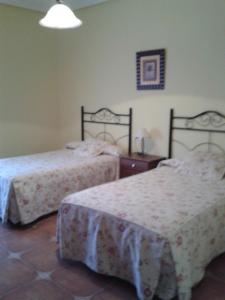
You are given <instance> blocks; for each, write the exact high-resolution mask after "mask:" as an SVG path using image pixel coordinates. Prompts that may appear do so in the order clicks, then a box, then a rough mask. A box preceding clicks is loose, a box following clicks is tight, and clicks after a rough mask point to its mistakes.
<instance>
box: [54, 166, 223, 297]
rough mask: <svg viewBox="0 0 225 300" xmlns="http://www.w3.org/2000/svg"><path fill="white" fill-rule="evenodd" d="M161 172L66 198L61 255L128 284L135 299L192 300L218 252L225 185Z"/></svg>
mask: <svg viewBox="0 0 225 300" xmlns="http://www.w3.org/2000/svg"><path fill="white" fill-rule="evenodd" d="M224 183H225V182H224V180H221V181H212V182H209V181H204V180H201V178H200V177H195V176H184V175H181V174H179V173H177V172H175V171H174V169H173V168H171V167H166V166H162V167H160V168H157V169H155V170H152V171H148V172H145V173H142V174H139V175H135V176H132V177H129V178H124V179H121V180H118V181H116V182H113V183H107V184H104V185H102V186H100V187H94V188H91V189H87V190H85V191H82V192H79V193H76V194H73V195H70V196H68V197H66V198H65V199H64V200H63V202H62V204H61V206H60V209H59V214H58V223H57V232H58V241H59V248H60V255H61V257H63V258H67V259H73V260H78V261H82V262H84V263H85V264H87V265H88V266H89V267H90V268H91V269H93V270H95V271H97V272H99V273H103V274H108V275H112V276H117V277H120V278H122V279H125V280H128V281H129V282H131V283H133V284H134V285H135V286H136V289H137V294H138V297H139V299H141V300H150V299H152V298H153V295H155V294H156V295H158V296H159V297H160V298H162V299H165V300H167V299H172V298H173V297H174V296H175V295H176V294H178V297H179V299H180V300H190V299H191V288H192V286H193V285H194V284H196V283H197V282H199V281H200V280H201V278H202V277H203V275H204V269H205V267H206V265H207V264H208V263H209V262H210V261H211V260H212V259H213V258H214V257H216V256H217V255H219V254H221V253H222V252H224V251H225V234H224V233H225V184H224Z"/></svg>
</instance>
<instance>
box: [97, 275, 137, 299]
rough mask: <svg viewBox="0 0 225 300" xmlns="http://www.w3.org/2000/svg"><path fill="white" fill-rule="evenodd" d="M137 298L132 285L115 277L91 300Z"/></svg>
mask: <svg viewBox="0 0 225 300" xmlns="http://www.w3.org/2000/svg"><path fill="white" fill-rule="evenodd" d="M128 299H129V300H138V298H137V295H136V290H135V288H134V286H132V285H131V284H129V283H126V282H124V281H121V280H119V279H117V280H116V281H115V280H114V282H113V284H112V285H111V286H110V287H108V288H106V289H105V290H104V291H103V292H102V293H100V294H97V295H96V296H95V297H94V298H93V300H128Z"/></svg>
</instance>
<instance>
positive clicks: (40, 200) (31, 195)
mask: <svg viewBox="0 0 225 300" xmlns="http://www.w3.org/2000/svg"><path fill="white" fill-rule="evenodd" d="M117 176H118V158H116V157H112V156H109V155H108V156H107V155H101V156H98V157H89V158H84V157H79V156H76V155H75V154H74V152H73V151H72V150H68V149H65V150H58V151H53V152H46V153H41V154H35V155H28V156H21V157H14V158H7V159H1V160H0V218H1V219H2V221H3V222H7V220H10V221H12V222H13V223H18V222H21V223H22V224H27V223H30V222H32V221H34V220H35V219H37V218H38V217H40V216H43V215H45V214H48V213H51V212H53V211H56V210H58V207H59V205H60V202H61V200H62V199H63V198H64V197H65V196H66V195H68V194H71V193H74V192H77V191H80V190H82V189H85V188H88V187H91V186H95V185H99V184H102V183H105V182H108V181H112V180H115V179H116V178H117Z"/></svg>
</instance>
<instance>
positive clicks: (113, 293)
mask: <svg viewBox="0 0 225 300" xmlns="http://www.w3.org/2000/svg"><path fill="white" fill-rule="evenodd" d="M56 217H57V215H56V214H55V215H51V216H48V217H45V218H42V219H40V220H38V221H37V222H35V223H33V224H31V225H29V226H22V227H21V226H11V225H8V226H5V225H4V226H2V225H0V299H1V300H3V299H4V300H12V299H13V300H14V299H15V300H42V299H43V300H53V299H54V300H60V299H62V300H67V299H68V300H70V299H71V300H72V299H73V300H81V299H82V297H84V298H83V299H82V300H136V299H137V297H136V292H135V288H134V287H133V286H132V285H130V284H128V283H126V282H123V281H121V280H119V279H116V278H112V277H107V276H103V275H98V274H96V273H95V272H92V271H91V270H90V269H88V268H87V267H85V265H84V264H81V263H75V262H71V261H65V260H61V259H58V251H57V244H56V241H55V233H56ZM7 249H8V251H7ZM10 257H11V258H10ZM15 258H17V259H15ZM35 270H36V271H37V272H35ZM38 271H39V273H38ZM51 271H53V272H52V273H51ZM37 276H39V278H42V279H43V278H49V279H50V280H35V278H37ZM224 276H225V254H224V255H221V256H220V257H218V258H217V259H215V260H214V261H213V262H212V263H211V264H210V265H209V267H208V268H207V275H206V276H205V278H204V279H203V281H202V282H200V283H199V284H198V285H197V286H196V287H195V288H194V289H193V297H192V299H191V300H225V277H224ZM3 295H4V298H2V296H3ZM72 296H74V297H72ZM75 296H76V297H75ZM88 296H90V297H88ZM85 297H86V298H85ZM154 300H156V298H154ZM157 300H159V299H157Z"/></svg>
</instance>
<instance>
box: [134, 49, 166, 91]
mask: <svg viewBox="0 0 225 300" xmlns="http://www.w3.org/2000/svg"><path fill="white" fill-rule="evenodd" d="M136 68H137V90H163V89H164V88H165V49H157V50H148V51H141V52H137V53H136Z"/></svg>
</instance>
